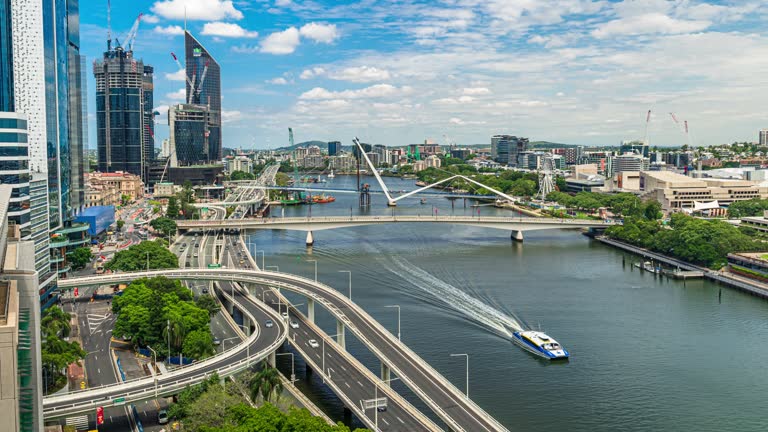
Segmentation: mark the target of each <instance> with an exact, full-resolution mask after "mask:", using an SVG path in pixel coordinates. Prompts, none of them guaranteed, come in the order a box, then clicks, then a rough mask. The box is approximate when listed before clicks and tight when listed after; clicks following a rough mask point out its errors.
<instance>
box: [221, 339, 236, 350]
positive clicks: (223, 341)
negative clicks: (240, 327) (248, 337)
mask: <svg viewBox="0 0 768 432" xmlns="http://www.w3.org/2000/svg"><path fill="white" fill-rule="evenodd" d="M235 339H240V336H232V337H231V338H226V339H224V340H222V341H221V350H222V351H226V349H225V348H224V346H225V345H224V344H225V343H226V342H227V341H230V340H235Z"/></svg>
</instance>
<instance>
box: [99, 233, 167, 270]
mask: <svg viewBox="0 0 768 432" xmlns="http://www.w3.org/2000/svg"><path fill="white" fill-rule="evenodd" d="M147 267H149V269H175V268H179V258H178V257H177V256H176V255H175V254H174V253H173V252H171V251H170V250H168V247H167V245H166V242H165V241H163V240H159V239H158V240H154V241H149V240H147V241H143V242H141V243H139V244H135V245H133V246H130V247H129V248H128V249H125V250H122V251H120V252H117V253H116V254H115V255H114V257H112V259H111V260H109V262H107V264H106V265H105V266H104V268H106V269H107V270H113V271H114V270H120V271H139V270H146V269H147Z"/></svg>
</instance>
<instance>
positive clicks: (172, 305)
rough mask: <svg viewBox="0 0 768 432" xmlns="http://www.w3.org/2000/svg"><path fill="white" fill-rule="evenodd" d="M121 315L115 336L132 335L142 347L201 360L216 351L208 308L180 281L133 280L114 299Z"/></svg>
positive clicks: (159, 278) (118, 318) (160, 352)
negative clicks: (202, 306) (199, 302)
mask: <svg viewBox="0 0 768 432" xmlns="http://www.w3.org/2000/svg"><path fill="white" fill-rule="evenodd" d="M112 311H113V312H114V313H115V314H116V315H117V320H116V321H115V329H114V334H115V335H126V336H131V340H132V341H133V343H135V344H138V345H139V346H147V345H148V346H151V347H152V348H153V349H154V350H155V351H157V353H158V354H161V355H168V354H169V352H168V344H169V342H170V346H171V352H170V354H172V355H175V354H177V353H179V352H182V353H183V354H184V355H185V356H186V357H190V358H195V359H201V358H205V357H208V356H210V355H212V354H213V353H214V348H213V340H212V338H211V330H210V327H209V323H210V315H209V312H208V310H206V309H203V308H200V307H198V306H197V304H195V302H194V301H193V299H192V292H191V291H190V290H189V289H188V288H186V287H184V286H182V285H181V283H180V282H179V281H175V280H170V279H168V278H165V277H155V278H151V279H139V280H136V281H134V282H132V283H131V284H130V285H129V286H128V288H126V289H125V290H124V291H123V294H122V295H121V296H119V297H115V299H114V301H113V302H112Z"/></svg>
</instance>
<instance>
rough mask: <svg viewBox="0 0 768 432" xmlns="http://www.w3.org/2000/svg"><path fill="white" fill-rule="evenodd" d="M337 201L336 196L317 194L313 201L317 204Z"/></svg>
mask: <svg viewBox="0 0 768 432" xmlns="http://www.w3.org/2000/svg"><path fill="white" fill-rule="evenodd" d="M334 201H336V198H334V197H332V196H330V195H325V194H323V195H315V196H313V197H312V202H313V203H315V204H327V203H332V202H334Z"/></svg>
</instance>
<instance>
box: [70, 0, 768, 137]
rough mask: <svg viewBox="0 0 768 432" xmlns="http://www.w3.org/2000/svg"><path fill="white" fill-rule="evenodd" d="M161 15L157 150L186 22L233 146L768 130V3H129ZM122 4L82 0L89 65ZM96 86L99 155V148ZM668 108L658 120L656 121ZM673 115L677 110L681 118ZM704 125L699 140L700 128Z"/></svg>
mask: <svg viewBox="0 0 768 432" xmlns="http://www.w3.org/2000/svg"><path fill="white" fill-rule="evenodd" d="M111 3H112V31H113V34H114V35H118V37H119V35H123V34H125V33H127V31H128V30H129V29H130V27H131V25H132V24H133V21H134V20H135V19H136V16H137V15H138V14H139V13H143V14H144V16H143V19H142V22H141V24H140V27H139V32H138V36H137V38H136V42H135V44H134V55H135V56H136V57H137V58H141V59H143V60H144V62H145V64H149V65H152V66H154V68H155V108H156V109H157V110H158V111H160V112H162V113H163V114H162V116H161V117H159V118H158V124H157V126H156V131H155V136H156V138H157V142H156V146H158V147H159V146H160V142H161V140H162V139H163V138H165V137H167V136H168V126H167V117H166V113H167V107H168V106H170V105H173V104H176V103H180V102H182V101H183V99H184V90H183V89H184V81H183V80H184V75H183V73H179V70H178V67H177V66H176V63H175V62H174V61H173V59H172V58H171V55H170V53H171V52H175V53H176V54H177V55H179V57H180V58H181V60H182V63H183V54H184V45H183V40H184V38H183V28H184V25H185V22H184V17H185V9H186V18H187V21H186V26H187V28H188V29H189V30H190V31H191V32H192V33H193V34H194V35H195V37H197V38H198V40H200V41H201V43H203V45H205V47H206V48H207V50H208V51H209V52H210V53H211V54H212V55H213V56H214V58H216V60H217V61H218V62H219V64H220V65H221V69H222V93H223V100H222V106H223V108H222V111H223V113H222V115H223V119H224V125H223V135H224V146H225V147H230V148H238V147H239V148H243V149H252V148H255V149H269V148H277V147H281V146H285V145H287V144H288V127H292V128H293V130H294V134H295V137H296V142H302V141H307V140H315V139H316V140H322V141H331V140H339V141H342V142H343V143H345V144H350V143H351V140H352V138H354V137H355V136H358V137H360V139H361V140H362V141H363V142H370V143H379V144H386V145H393V146H394V145H405V144H409V143H417V142H423V141H424V140H425V139H431V140H434V141H436V142H439V143H441V144H449V143H457V144H459V145H461V144H482V143H490V137H491V136H492V135H494V134H511V135H517V136H524V137H528V138H529V139H531V141H539V140H541V141H551V142H558V143H569V144H582V145H617V144H619V143H620V142H621V141H622V140H633V139H644V138H645V136H646V129H647V131H648V132H647V136H648V140H649V141H650V144H651V145H652V146H653V145H658V146H671V145H682V144H685V143H686V142H688V143H690V144H692V145H695V146H699V145H703V146H708V145H716V144H722V143H730V142H733V141H756V140H757V136H758V130H759V129H761V128H767V127H768V118H766V117H768V114H767V113H766V109H765V103H764V98H765V97H766V96H767V95H768V28H767V27H766V26H765V25H764V23H765V20H766V18H768V2H766V1H759V0H756V1H753V0H740V1H736V0H733V1H697V0H672V1H667V0H624V1H605V0H595V1H593V0H432V1H426V0H425V1H419V0H378V1H377V0H361V1H352V0H337V1H333V0H308V1H303V0H248V1H246V0H233V1H230V0H132V1H125V0H112V2H111ZM106 4H107V0H80V22H81V27H80V31H81V53H82V54H84V55H86V56H87V58H88V62H89V64H90V63H91V62H92V61H93V60H95V59H97V58H100V57H101V56H102V53H103V51H104V49H105V48H106V35H107V12H106V9H107V8H106ZM92 72H93V71H92V70H89V71H88V79H89V89H88V90H89V100H88V104H89V107H88V108H89V113H90V114H89V120H90V121H89V137H90V145H89V146H90V148H95V147H96V137H95V136H96V135H95V126H96V125H95V114H94V109H95V98H94V96H93V95H94V94H95V88H94V79H93V73H92ZM648 110H651V116H650V121H649V122H648V123H647V124H646V115H647V112H648ZM670 113H674V114H675V117H676V118H677V120H678V122H679V123H676V122H675V121H674V120H673V118H672V116H671V115H670ZM686 120H687V121H688V125H689V133H688V135H687V136H686V134H685V132H684V126H683V122H684V121H686Z"/></svg>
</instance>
